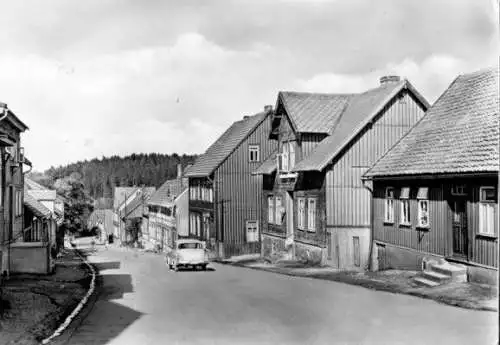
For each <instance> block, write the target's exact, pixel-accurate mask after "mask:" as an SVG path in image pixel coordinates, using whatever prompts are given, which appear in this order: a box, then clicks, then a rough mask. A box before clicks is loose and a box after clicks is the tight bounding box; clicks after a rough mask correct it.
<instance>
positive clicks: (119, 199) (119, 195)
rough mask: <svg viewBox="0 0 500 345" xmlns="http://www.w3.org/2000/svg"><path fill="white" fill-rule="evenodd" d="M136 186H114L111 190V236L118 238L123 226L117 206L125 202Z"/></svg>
mask: <svg viewBox="0 0 500 345" xmlns="http://www.w3.org/2000/svg"><path fill="white" fill-rule="evenodd" d="M136 190H137V187H115V188H114V190H113V212H114V214H113V237H114V239H116V240H119V239H120V238H121V237H120V234H121V232H122V231H123V229H124V228H125V222H124V221H123V220H122V219H121V218H120V215H119V207H120V206H121V205H123V204H124V203H125V200H127V199H128V198H129V197H130V196H131V195H132V194H134V193H135V191H136Z"/></svg>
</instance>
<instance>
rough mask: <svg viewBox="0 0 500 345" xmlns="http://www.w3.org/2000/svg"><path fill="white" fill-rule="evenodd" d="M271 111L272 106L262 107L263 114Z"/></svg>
mask: <svg viewBox="0 0 500 345" xmlns="http://www.w3.org/2000/svg"><path fill="white" fill-rule="evenodd" d="M271 111H273V106H272V105H265V106H264V112H265V113H270V112H271Z"/></svg>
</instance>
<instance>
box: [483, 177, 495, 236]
mask: <svg viewBox="0 0 500 345" xmlns="http://www.w3.org/2000/svg"><path fill="white" fill-rule="evenodd" d="M496 199H497V198H496V192H495V188H494V187H481V188H480V189H479V233H480V234H483V235H490V236H494V235H495V208H496Z"/></svg>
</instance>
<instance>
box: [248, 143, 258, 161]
mask: <svg viewBox="0 0 500 345" xmlns="http://www.w3.org/2000/svg"><path fill="white" fill-rule="evenodd" d="M248 161H249V162H259V161H260V147H259V145H249V146H248Z"/></svg>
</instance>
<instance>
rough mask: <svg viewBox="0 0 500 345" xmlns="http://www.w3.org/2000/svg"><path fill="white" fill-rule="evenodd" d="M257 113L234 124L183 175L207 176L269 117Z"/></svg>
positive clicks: (265, 114)
mask: <svg viewBox="0 0 500 345" xmlns="http://www.w3.org/2000/svg"><path fill="white" fill-rule="evenodd" d="M269 114H270V112H267V113H259V114H257V115H253V116H249V117H247V118H244V119H243V120H240V121H236V122H234V123H233V124H232V125H231V126H230V127H229V128H228V129H227V130H226V131H225V132H224V133H223V134H222V135H221V136H220V137H219V138H218V139H217V140H216V141H215V142H214V143H213V144H212V145H211V146H210V147H209V148H208V149H207V151H205V153H204V154H203V155H201V156H200V157H198V159H197V160H196V162H195V163H194V164H193V166H191V167H190V168H189V170H188V171H187V172H186V173H185V176H187V177H204V176H209V175H210V174H212V172H213V171H214V170H215V169H217V168H218V167H219V165H221V164H222V163H223V162H224V161H225V160H226V158H227V157H229V155H230V154H231V153H233V151H234V150H236V148H237V147H238V146H239V145H240V144H241V143H242V142H243V140H245V139H246V138H247V137H248V136H249V135H250V134H251V133H252V132H253V130H254V129H255V128H256V127H257V126H258V125H259V124H260V123H262V121H264V119H265V118H266V117H267V115H269Z"/></svg>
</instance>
